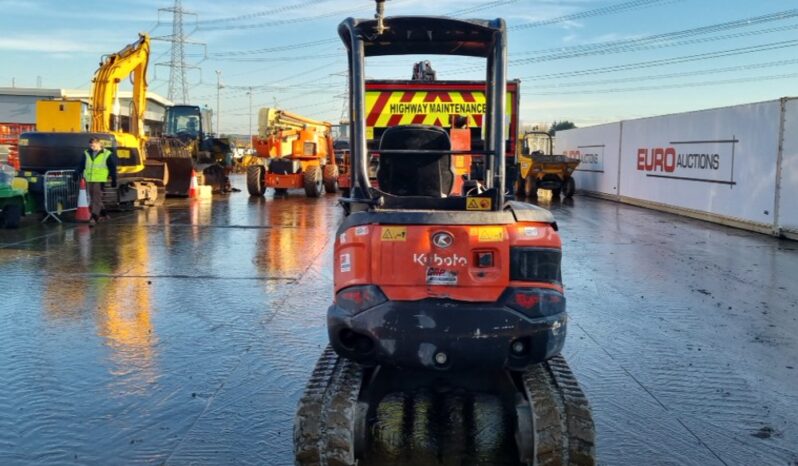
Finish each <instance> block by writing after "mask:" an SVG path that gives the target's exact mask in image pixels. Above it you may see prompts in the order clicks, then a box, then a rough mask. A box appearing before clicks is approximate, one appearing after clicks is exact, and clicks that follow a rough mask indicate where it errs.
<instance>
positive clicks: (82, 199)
mask: <svg viewBox="0 0 798 466" xmlns="http://www.w3.org/2000/svg"><path fill="white" fill-rule="evenodd" d="M90 219H91V212H90V211H89V197H88V196H87V195H86V180H84V179H83V178H81V179H80V192H79V193H78V210H77V212H75V220H77V221H78V222H88V221H89V220H90Z"/></svg>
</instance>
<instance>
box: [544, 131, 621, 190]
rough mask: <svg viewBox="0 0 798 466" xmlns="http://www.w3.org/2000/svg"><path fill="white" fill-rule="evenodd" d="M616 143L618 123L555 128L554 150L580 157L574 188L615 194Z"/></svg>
mask: <svg viewBox="0 0 798 466" xmlns="http://www.w3.org/2000/svg"><path fill="white" fill-rule="evenodd" d="M620 142H621V123H609V124H605V125H598V126H590V127H588V128H578V129H570V130H566V131H558V132H557V140H556V143H555V153H557V154H562V155H565V156H567V157H573V158H577V159H579V160H581V163H580V164H579V166H578V167H577V168H576V171H575V172H574V175H573V177H574V181H575V182H576V189H578V190H581V191H589V192H592V193H600V194H607V195H611V196H617V195H618V151H619V145H620Z"/></svg>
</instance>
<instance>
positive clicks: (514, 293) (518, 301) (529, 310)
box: [502, 288, 565, 318]
mask: <svg viewBox="0 0 798 466" xmlns="http://www.w3.org/2000/svg"><path fill="white" fill-rule="evenodd" d="M502 302H503V303H504V305H505V306H507V307H510V308H512V309H515V310H516V311H519V312H522V313H524V314H526V315H528V316H529V317H533V318H534V317H549V316H553V315H556V314H560V313H562V312H565V296H563V295H562V293H560V292H558V291H554V290H547V289H543V288H510V289H508V290H507V291H506V292H505V294H504V297H503V299H502Z"/></svg>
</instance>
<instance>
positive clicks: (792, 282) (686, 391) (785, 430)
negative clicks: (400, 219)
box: [0, 177, 798, 465]
mask: <svg viewBox="0 0 798 466" xmlns="http://www.w3.org/2000/svg"><path fill="white" fill-rule="evenodd" d="M235 183H236V184H238V185H242V184H243V179H241V178H240V177H236V179H235ZM239 187H241V186H239ZM541 203H542V204H543V205H544V206H547V207H550V208H551V209H552V211H553V212H554V214H555V216H556V218H557V221H558V223H559V225H560V229H561V234H562V237H563V243H564V263H563V276H564V281H565V284H566V287H567V294H568V306H569V312H570V315H571V321H570V325H569V330H568V331H569V335H568V341H567V343H566V348H565V355H566V357H567V359H568V361H569V363H570V364H571V366H572V368H573V369H574V372H575V373H576V375H577V377H578V379H579V381H580V383H581V384H582V386H583V388H584V390H585V392H586V394H587V396H588V398H589V399H590V401H591V403H592V406H593V410H594V418H595V421H596V427H597V442H598V448H597V449H598V456H599V459H600V462H601V463H602V464H608V465H610V464H628V465H641V464H675V465H676V464H678V465H714V464H718V465H722V464H726V465H731V464H741V465H750V464H773V465H795V464H798V426H797V425H796V422H795V420H796V419H798V285H796V278H798V243H796V242H789V241H783V240H777V239H774V238H770V237H767V236H764V235H758V234H754V233H747V232H743V231H740V230H735V229H731V228H726V227H721V226H715V225H711V224H707V223H704V222H699V221H693V220H689V219H683V218H680V217H677V216H673V215H669V214H662V213H657V212H652V211H648V210H644V209H638V208H635V207H630V206H624V205H620V204H616V203H612V202H608V201H602V200H597V199H592V198H586V197H577V198H576V199H574V201H573V202H572V203H570V202H569V203H567V204H565V203H562V204H561V203H556V204H550V203H548V202H546V201H545V200H543V201H541ZM335 204H336V199H335V197H334V196H327V197H325V198H323V199H321V200H310V199H306V198H305V197H304V195H303V194H302V193H301V192H299V191H297V192H293V193H291V194H290V195H289V196H288V197H287V198H278V199H274V198H272V197H271V194H270V193H269V194H267V197H266V198H264V199H250V198H249V197H248V196H247V195H246V190H244V192H241V193H234V194H231V195H229V196H217V197H215V198H214V199H213V201H212V202H211V201H188V200H181V199H175V200H170V201H168V202H167V204H166V205H165V206H164V207H160V208H157V209H150V210H147V211H137V212H129V213H119V214H116V215H114V218H113V219H112V220H111V222H110V223H107V224H101V225H99V226H97V227H96V228H89V227H88V226H85V225H81V226H75V225H64V226H55V225H53V224H52V223H51V224H48V225H44V226H42V225H38V224H36V222H28V223H26V224H25V226H24V227H23V228H21V229H20V230H16V231H9V230H0V321H1V322H2V323H0V464H2V465H16V464H48V465H49V464H214V465H216V464H270V465H288V464H292V462H293V460H292V458H293V456H292V442H291V440H292V426H293V416H294V410H295V406H296V402H297V400H298V398H299V396H300V395H301V393H302V391H303V389H304V385H305V382H306V380H307V377H308V376H309V374H310V372H311V371H312V369H313V366H314V364H315V362H316V359H317V358H318V356H319V355H320V353H321V352H322V350H323V348H324V346H325V345H326V339H327V336H326V328H325V312H326V307H327V305H328V303H329V301H330V300H331V293H332V275H331V269H332V267H331V260H332V257H331V247H332V241H333V237H334V234H335V228H336V226H337V224H338V222H339V220H340V217H341V213H340V210H339V209H338V208H337V207H336V206H335Z"/></svg>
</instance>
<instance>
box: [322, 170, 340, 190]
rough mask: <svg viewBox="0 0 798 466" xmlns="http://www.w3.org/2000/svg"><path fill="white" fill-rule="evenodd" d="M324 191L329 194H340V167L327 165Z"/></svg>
mask: <svg viewBox="0 0 798 466" xmlns="http://www.w3.org/2000/svg"><path fill="white" fill-rule="evenodd" d="M322 173H323V174H324V176H323V178H324V191H326V192H327V194H335V193H336V192H338V165H325V166H324V171H323V172H322Z"/></svg>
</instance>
